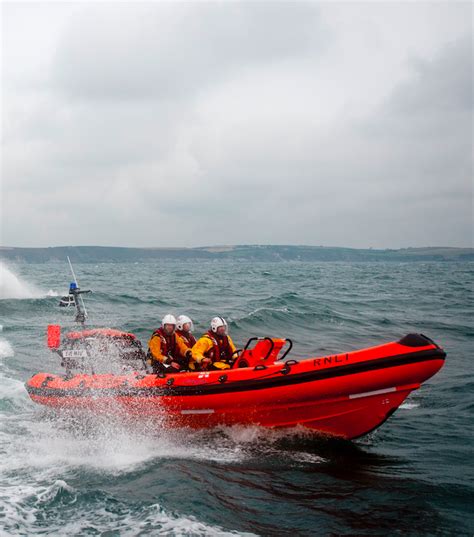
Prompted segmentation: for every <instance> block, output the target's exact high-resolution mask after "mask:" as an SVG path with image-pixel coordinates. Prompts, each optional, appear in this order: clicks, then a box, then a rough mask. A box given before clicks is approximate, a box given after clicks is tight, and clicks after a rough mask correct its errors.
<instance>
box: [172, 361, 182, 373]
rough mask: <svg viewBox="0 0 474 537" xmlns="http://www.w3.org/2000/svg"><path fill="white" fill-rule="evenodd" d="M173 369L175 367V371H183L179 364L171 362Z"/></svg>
mask: <svg viewBox="0 0 474 537" xmlns="http://www.w3.org/2000/svg"><path fill="white" fill-rule="evenodd" d="M170 365H171V367H174V369H177V370H178V371H179V370H180V369H181V366H180V365H179V364H178V362H171V364H170Z"/></svg>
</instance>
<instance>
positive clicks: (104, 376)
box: [26, 329, 446, 439]
mask: <svg viewBox="0 0 474 537" xmlns="http://www.w3.org/2000/svg"><path fill="white" fill-rule="evenodd" d="M49 344H50V347H52V348H54V349H55V350H56V352H58V354H59V355H60V356H61V359H62V363H63V365H64V366H65V368H66V375H65V376H59V375H54V374H50V373H38V374H36V375H34V376H33V377H32V378H31V379H30V380H29V381H28V382H27V383H26V388H27V390H28V393H29V395H30V397H31V399H32V400H33V401H35V402H36V403H39V404H42V405H46V406H49V407H54V408H57V409H75V410H78V409H81V410H87V411H92V412H94V413H117V414H122V415H125V416H155V417H157V418H159V419H160V421H161V423H162V424H163V425H164V426H169V427H183V426H189V427H196V428H203V427H213V426H217V425H234V424H255V425H260V426H264V427H291V426H295V425H303V426H305V427H308V428H310V429H314V430H317V431H321V432H323V433H327V434H331V435H336V436H340V437H344V438H347V439H353V438H357V437H359V436H362V435H364V434H367V433H368V432H370V431H372V430H373V429H375V428H376V427H379V426H380V425H381V424H382V423H384V421H385V420H387V418H389V417H390V416H391V415H392V414H393V412H395V410H396V409H397V408H398V407H399V406H400V405H401V403H402V402H403V401H404V400H405V398H406V397H407V396H408V395H409V394H410V392H411V391H412V390H416V389H418V388H419V387H420V385H421V384H422V383H423V382H425V381H426V380H428V379H429V378H430V377H432V376H433V375H434V374H435V373H436V372H438V371H439V370H440V369H441V367H442V366H443V364H444V360H445V357H446V353H445V352H444V351H443V350H442V349H441V348H440V347H439V346H438V345H437V344H436V343H434V342H433V341H432V340H431V339H429V338H428V337H426V336H423V335H421V334H409V335H407V336H405V337H403V338H402V339H401V340H400V341H397V342H392V343H387V344H384V345H379V346H376V347H371V348H367V349H363V350H358V351H353V352H348V353H342V354H335V355H330V356H321V357H314V358H308V359H305V360H300V361H296V360H293V359H287V356H288V352H289V351H290V349H291V342H290V341H289V340H287V339H277V338H252V339H251V340H249V342H248V344H247V346H246V348H245V349H244V350H243V351H241V353H240V355H239V358H238V359H237V360H236V361H235V363H234V364H233V367H232V368H231V369H229V370H226V371H209V372H188V373H179V374H168V375H162V376H158V375H155V374H149V373H148V372H147V371H146V370H145V366H144V363H143V358H144V353H143V350H142V348H141V344H140V342H139V341H138V340H137V339H136V338H135V336H134V335H133V334H128V333H124V332H119V331H116V330H110V329H99V330H83V331H81V332H72V333H70V334H68V335H67V336H66V338H65V341H64V343H63V346H62V348H61V349H60V348H59V347H60V342H59V333H56V332H55V331H54V329H53V330H50V333H49ZM111 349H115V350H116V351H117V354H118V356H119V358H120V368H119V370H118V371H114V372H113V373H110V372H101V371H100V370H99V369H100V368H99V369H97V364H98V363H99V362H100V360H98V357H99V356H100V355H101V353H106V352H107V353H110V350H111ZM285 349H286V350H285ZM107 355H108V356H109V354H107ZM87 357H89V358H91V357H92V358H93V359H92V360H91V361H89V362H87V360H86V359H85V358H87ZM87 363H89V365H87ZM73 371H74V373H73Z"/></svg>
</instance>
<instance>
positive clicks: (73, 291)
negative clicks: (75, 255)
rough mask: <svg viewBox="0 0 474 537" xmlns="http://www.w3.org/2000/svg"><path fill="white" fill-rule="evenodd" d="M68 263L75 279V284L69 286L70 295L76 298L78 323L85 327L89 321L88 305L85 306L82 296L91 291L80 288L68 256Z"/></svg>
mask: <svg viewBox="0 0 474 537" xmlns="http://www.w3.org/2000/svg"><path fill="white" fill-rule="evenodd" d="M67 262H68V263H69V268H70V269H71V274H72V278H73V280H74V281H73V282H72V283H71V284H70V285H69V294H70V295H72V296H73V297H74V305H75V306H76V319H75V321H76V323H81V324H82V325H84V323H85V322H86V319H87V309H86V305H85V304H84V299H83V298H82V295H83V294H84V293H90V292H91V291H90V289H87V290H84V291H83V290H81V289H80V288H79V284H78V282H77V278H76V274H75V272H74V269H73V268H72V263H71V260H70V259H69V256H67Z"/></svg>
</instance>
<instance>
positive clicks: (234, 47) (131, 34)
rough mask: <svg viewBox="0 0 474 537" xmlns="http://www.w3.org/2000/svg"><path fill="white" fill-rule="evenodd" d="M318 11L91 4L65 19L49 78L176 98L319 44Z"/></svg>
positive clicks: (280, 6) (91, 89)
mask: <svg viewBox="0 0 474 537" xmlns="http://www.w3.org/2000/svg"><path fill="white" fill-rule="evenodd" d="M317 13H318V11H317V7H316V5H315V4H311V3H304V2H301V3H287V2H271V3H267V2H262V3H259V2H257V3H247V2H242V3H237V2H236V3H220V2H210V3H197V4H180V3H174V4H168V3H161V4H160V3H158V4H157V3H154V4H152V3H150V4H122V5H120V4H114V5H113V6H110V5H108V6H107V5H102V6H97V5H96V6H94V7H93V8H91V7H90V6H88V8H87V9H86V10H84V12H83V13H79V14H78V15H77V16H76V17H74V18H73V19H72V20H71V21H70V24H69V28H68V31H67V32H66V33H65V36H64V40H63V42H62V43H61V44H60V47H59V52H58V57H57V60H56V69H55V72H54V76H55V79H56V82H57V83H58V85H59V87H60V89H61V90H62V91H65V92H66V93H67V94H69V95H70V96H73V97H74V96H75V97H80V98H92V99H107V100H111V99H118V100H122V99H137V98H148V99H157V98H159V99H165V100H166V99H174V98H176V97H179V96H183V95H188V94H194V93H196V92H197V91H199V90H201V89H202V87H208V86H210V85H212V84H213V83H215V81H216V79H217V80H218V79H220V78H222V77H225V76H226V75H228V74H229V72H232V70H234V69H242V68H244V67H248V66H249V65H250V66H251V65H256V64H258V63H259V62H262V61H265V62H273V61H276V62H277V61H281V60H282V59H285V58H287V57H292V56H295V55H299V54H301V52H302V51H304V50H305V49H307V48H308V47H309V46H310V45H311V44H313V43H314V42H315V41H316V42H321V41H322V34H323V31H322V29H321V27H320V26H321V25H320V24H319V19H318V16H317Z"/></svg>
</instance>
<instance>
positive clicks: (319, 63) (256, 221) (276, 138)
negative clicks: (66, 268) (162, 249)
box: [1, 2, 473, 247]
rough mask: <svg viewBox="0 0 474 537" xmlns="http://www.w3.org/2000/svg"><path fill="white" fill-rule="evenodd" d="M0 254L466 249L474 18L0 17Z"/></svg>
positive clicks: (387, 7)
mask: <svg viewBox="0 0 474 537" xmlns="http://www.w3.org/2000/svg"><path fill="white" fill-rule="evenodd" d="M1 40H2V83H1V90H2V112H3V114H2V122H1V124H2V166H1V170H2V185H1V186H2V190H1V212H2V229H1V243H2V244H3V245H9V246H54V245H70V244H71V245H78V244H88V245H92V244H94V245H115V246H199V245H215V244H288V243H291V244H314V245H326V246H353V247H370V246H372V247H403V246H430V245H447V246H469V245H472V234H473V219H472V215H473V197H472V156H471V155H472V153H471V152H472V123H471V121H472V101H473V96H472V74H473V73H472V6H471V4H470V3H469V2H466V3H453V2H446V3H442V2H441V3H345V4H343V3H301V2H299V3H296V2H294V3H250V2H246V3H223V2H221V3H218V2H213V3H143V4H138V3H135V2H133V3H129V4H127V3H73V4H65V3H62V4H58V3H33V4H26V3H6V4H5V3H4V4H3V6H2V38H1Z"/></svg>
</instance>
